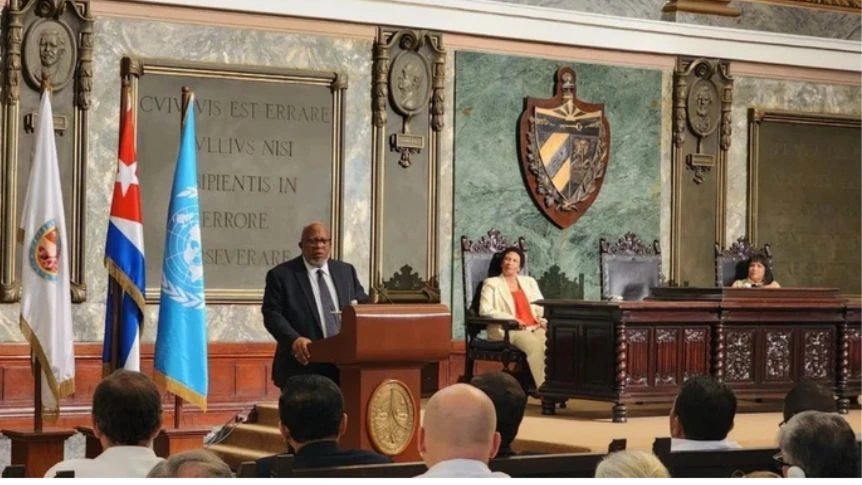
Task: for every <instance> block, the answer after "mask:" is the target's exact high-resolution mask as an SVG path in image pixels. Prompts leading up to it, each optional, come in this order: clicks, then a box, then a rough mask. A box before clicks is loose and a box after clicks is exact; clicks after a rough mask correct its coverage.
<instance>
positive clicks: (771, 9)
mask: <svg viewBox="0 0 862 485" xmlns="http://www.w3.org/2000/svg"><path fill="white" fill-rule="evenodd" d="M496 1H498V2H501V3H510V4H522V5H529V6H535V7H546V8H555V9H560V10H574V11H578V12H589V13H597V14H605V15H613V16H617V17H632V18H640V19H647V20H666V21H671V22H678V23H684V24H694V25H711V26H716V27H730V28H735V29H742V30H759V31H763V32H780V33H785V34H797V35H808V36H813V37H827V38H833V39H850V40H859V39H860V38H862V31H860V25H862V22H860V17H859V14H858V13H849V12H835V11H825V10H818V9H813V8H800V7H788V6H785V5H775V4H770V3H760V2H745V1H736V2H733V3H731V6H732V7H733V8H736V9H737V10H739V11H740V12H741V14H740V15H739V16H738V17H722V16H718V15H701V14H692V13H686V12H680V13H675V14H662V11H661V8H662V6H663V5H664V4H665V3H666V0H614V1H612V2H596V1H593V0H496Z"/></svg>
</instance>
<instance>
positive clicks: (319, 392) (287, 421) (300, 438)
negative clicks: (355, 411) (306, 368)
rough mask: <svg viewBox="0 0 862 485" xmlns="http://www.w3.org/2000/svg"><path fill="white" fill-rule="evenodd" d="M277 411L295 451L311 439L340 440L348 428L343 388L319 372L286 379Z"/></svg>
mask: <svg viewBox="0 0 862 485" xmlns="http://www.w3.org/2000/svg"><path fill="white" fill-rule="evenodd" d="M278 414H279V417H280V419H281V433H282V434H283V435H284V438H285V440H286V441H287V443H288V444H289V445H291V446H293V448H294V449H296V450H299V449H300V448H301V447H302V446H304V445H305V444H306V443H310V442H312V441H322V440H337V439H338V438H340V437H341V435H342V434H344V431H345V430H346V429H347V414H345V413H344V396H343V395H342V394H341V389H339V388H338V385H337V384H335V382H333V381H332V380H331V379H329V378H327V377H323V376H321V375H317V374H306V375H298V376H293V377H290V378H289V379H287V381H286V382H285V384H284V390H283V391H282V393H281V397H280V398H279V399H278Z"/></svg>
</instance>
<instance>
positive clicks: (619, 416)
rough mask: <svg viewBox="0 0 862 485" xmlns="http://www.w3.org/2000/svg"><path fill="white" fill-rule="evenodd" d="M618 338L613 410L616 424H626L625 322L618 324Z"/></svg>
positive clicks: (626, 352)
mask: <svg viewBox="0 0 862 485" xmlns="http://www.w3.org/2000/svg"><path fill="white" fill-rule="evenodd" d="M616 333H617V335H616V337H617V348H616V354H617V373H616V376H615V378H614V394H616V400H615V401H614V409H613V414H612V416H613V422H615V423H625V422H626V421H628V418H627V417H626V415H627V412H626V405H625V404H623V402H622V399H623V394H624V393H625V392H626V377H627V375H628V374H627V372H626V371H627V367H628V366H627V359H628V345H627V341H626V324H625V322H624V321H620V322H619V323H618V324H617V329H616Z"/></svg>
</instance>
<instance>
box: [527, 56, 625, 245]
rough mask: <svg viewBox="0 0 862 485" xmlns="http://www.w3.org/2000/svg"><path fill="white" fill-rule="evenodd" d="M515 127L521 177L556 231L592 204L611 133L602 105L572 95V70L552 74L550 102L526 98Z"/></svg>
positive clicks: (604, 166) (600, 181)
mask: <svg viewBox="0 0 862 485" xmlns="http://www.w3.org/2000/svg"><path fill="white" fill-rule="evenodd" d="M524 104H525V109H524V111H523V113H521V117H520V119H519V122H518V142H519V156H520V158H521V173H522V174H523V175H524V182H525V183H526V184H527V188H528V190H529V192H530V195H531V196H532V197H533V201H534V202H535V203H536V205H537V206H538V207H539V210H541V211H542V213H543V214H544V215H545V217H547V218H548V219H549V220H550V221H551V222H552V223H554V225H556V226H557V227H559V228H560V229H565V228H566V227H568V226H570V225H572V224H574V223H575V221H577V220H578V218H580V217H581V216H582V215H583V214H584V212H586V210H587V209H589V207H590V206H591V205H592V204H593V201H594V200H595V198H596V196H597V195H598V194H599V190H600V189H601V187H602V182H604V175H605V170H606V168H607V165H608V155H609V153H610V137H611V129H610V125H609V124H608V120H607V118H606V117H605V112H604V106H605V105H604V104H602V103H595V104H592V103H585V102H582V101H580V100H579V99H577V97H576V96H575V71H573V70H572V69H571V68H568V67H561V68H560V69H558V70H557V74H556V84H555V93H554V97H553V98H549V99H542V98H529V97H528V98H526V99H525V100H524Z"/></svg>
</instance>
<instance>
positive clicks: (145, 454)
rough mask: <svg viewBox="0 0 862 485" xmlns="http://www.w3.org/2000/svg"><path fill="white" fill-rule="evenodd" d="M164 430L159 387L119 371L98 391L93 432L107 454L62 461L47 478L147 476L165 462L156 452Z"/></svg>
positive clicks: (47, 474) (128, 372) (98, 388)
mask: <svg viewBox="0 0 862 485" xmlns="http://www.w3.org/2000/svg"><path fill="white" fill-rule="evenodd" d="M161 429H162V396H161V395H160V394H159V389H158V388H157V387H156V385H155V384H153V381H151V380H150V378H149V377H147V376H145V375H144V374H141V373H140V372H134V371H129V370H124V369H120V370H117V371H115V372H114V373H113V374H111V375H109V376H108V377H106V378H104V379H102V381H101V382H100V383H99V385H97V386H96V390H95V392H93V434H95V435H96V438H98V439H99V442H100V443H101V444H102V450H103V451H102V453H101V454H100V455H99V456H97V457H95V458H80V459H72V460H65V461H61V462H60V463H57V464H56V465H54V466H53V467H51V468H50V469H49V470H48V471H47V472H46V473H45V477H46V478H53V477H54V476H55V475H56V474H57V472H58V471H73V472H75V478H98V477H113V478H144V477H146V476H147V474H148V473H149V472H150V470H152V468H153V467H154V466H156V465H157V464H159V463H160V462H162V461H163V459H162V458H159V457H158V456H156V454H155V453H154V452H153V439H155V437H156V435H157V434H159V431H160V430H161Z"/></svg>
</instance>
